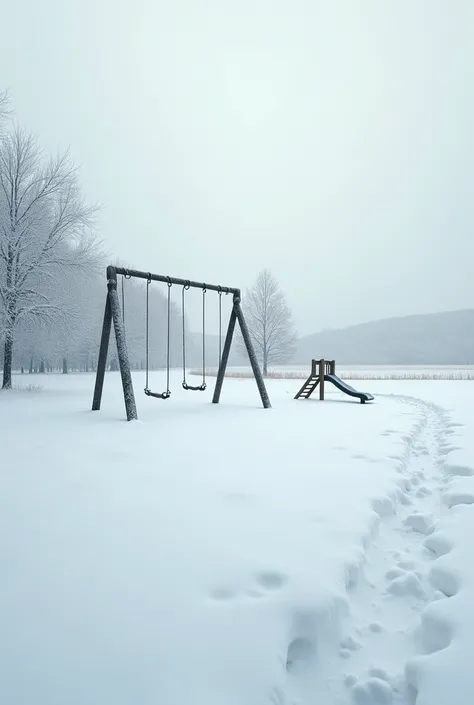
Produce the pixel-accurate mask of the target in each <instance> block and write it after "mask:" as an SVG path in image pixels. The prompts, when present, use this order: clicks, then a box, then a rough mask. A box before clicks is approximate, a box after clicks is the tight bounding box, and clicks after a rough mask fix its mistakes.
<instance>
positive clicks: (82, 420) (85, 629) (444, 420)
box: [0, 374, 474, 705]
mask: <svg viewBox="0 0 474 705" xmlns="http://www.w3.org/2000/svg"><path fill="white" fill-rule="evenodd" d="M20 381H21V380H20ZM25 381H26V380H25ZM27 381H28V383H30V384H32V383H33V384H36V383H38V384H39V383H41V384H43V385H44V387H45V388H44V390H43V391H42V392H41V393H39V394H27V393H19V392H12V393H11V394H9V395H8V399H7V398H6V395H0V423H1V427H2V429H5V428H7V429H8V434H7V435H6V436H5V437H4V439H2V446H3V451H4V457H6V458H8V462H6V463H4V467H3V468H2V471H1V473H0V532H1V534H0V535H1V536H3V537H4V539H3V541H1V542H0V561H1V564H2V565H3V566H4V571H3V573H4V575H3V580H2V584H1V586H0V593H1V602H0V633H1V634H3V635H4V636H3V638H1V639H0V645H1V650H2V658H1V660H0V663H1V666H0V700H1V701H2V702H8V703H9V704H11V705H19V704H20V703H22V705H23V703H27V702H28V703H29V702H33V701H34V702H35V703H47V704H48V705H56V703H57V704H58V705H59V703H61V704H62V703H64V702H68V703H71V705H76V704H77V705H79V704H80V705H85V704H86V703H87V705H96V704H97V705H99V703H101V705H102V704H103V703H104V702H114V704H118V705H121V704H123V705H125V704H127V705H129V704H130V703H135V702H140V703H143V704H144V705H147V704H148V703H150V704H151V703H156V702H165V703H166V704H167V705H175V704H176V705H178V703H180V704H181V703H182V702H187V703H189V704H190V705H193V704H194V705H204V703H205V704H206V705H214V704H215V705H217V704H218V703H219V705H227V704H228V705H242V703H246V704H249V705H264V704H265V703H277V704H278V705H296V703H298V704H301V705H310V703H311V704H312V703H314V702H324V703H331V704H332V703H334V704H335V705H345V704H346V703H347V704H349V703H358V704H362V705H372V704H374V705H375V704H377V703H392V702H401V703H405V704H406V705H409V704H411V703H414V702H415V699H416V697H417V696H418V700H416V702H417V703H420V704H422V705H426V704H427V703H429V705H436V704H437V703H438V702H439V703H441V702H444V703H445V702H448V701H449V698H448V699H446V698H445V699H444V700H443V699H442V698H441V696H440V693H441V690H440V689H439V688H438V687H434V688H432V689H431V686H430V684H431V683H432V682H433V681H434V680H436V678H435V676H436V674H440V675H439V677H440V678H441V674H442V673H443V671H444V678H445V679H446V680H447V681H448V682H449V681H450V677H447V673H448V671H447V670H446V669H447V668H453V669H454V668H456V667H457V668H458V673H457V677H458V679H460V678H461V676H462V672H460V671H459V669H462V659H459V656H457V657H456V656H454V657H452V663H450V662H449V654H450V649H452V648H453V645H455V644H456V643H457V644H459V649H460V650H461V651H462V648H464V647H463V644H465V642H463V641H462V638H461V637H462V633H461V630H460V629H458V628H457V626H456V619H455V614H454V613H456V614H457V612H456V602H455V601H456V600H458V604H460V603H459V599H460V598H461V599H463V598H462V595H463V590H462V588H460V585H462V584H464V583H465V584H466V597H465V600H466V603H465V605H464V606H466V605H467V600H468V599H469V598H468V595H469V594H470V595H471V600H472V592H469V582H470V578H469V576H467V577H465V578H464V577H463V576H464V573H463V572H462V571H463V570H465V569H466V568H469V563H468V562H467V561H466V560H465V558H464V565H460V562H461V563H463V560H462V556H463V555H464V556H465V555H467V554H464V553H463V551H465V548H466V546H464V548H463V543H462V536H463V535H464V534H463V531H467V529H466V528H464V529H463V531H461V530H460V529H459V526H460V521H461V519H462V521H463V522H466V521H468V513H469V517H470V511H471V509H472V508H471V507H466V506H462V507H460V506H458V501H459V500H460V499H461V500H465V499H466V498H468V497H469V496H473V495H472V494H470V487H469V484H468V483H469V482H470V480H471V477H470V471H469V467H470V465H469V462H471V463H472V456H466V457H464V456H463V455H462V452H463V451H456V450H452V448H453V446H454V445H456V444H457V443H458V441H459V445H460V446H463V445H464V440H465V439H464V437H463V436H462V434H460V430H461V431H462V430H463V429H460V428H459V427H458V426H455V425H454V423H455V422H453V421H451V415H452V412H449V411H445V410H444V408H446V407H449V405H451V404H452V403H456V396H455V393H454V391H453V389H459V387H460V385H461V387H464V388H465V386H466V385H465V383H459V382H457V383H447V384H445V385H444V387H443V390H444V391H443V394H444V400H445V402H446V404H443V407H441V406H438V404H436V403H433V402H432V401H429V400H428V401H421V400H420V399H418V398H416V397H417V393H418V390H419V388H420V385H418V386H417V385H415V384H413V383H404V384H403V391H404V392H405V394H404V395H403V396H400V395H398V396H397V395H395V396H383V394H385V393H387V392H390V391H392V390H393V389H397V390H398V392H399V391H400V385H396V384H395V383H391V386H390V385H389V384H388V383H377V384H375V383H374V385H373V388H371V389H370V390H369V391H371V392H373V393H374V394H375V395H378V396H376V403H375V404H372V405H364V406H362V405H360V404H358V403H357V402H355V401H352V400H350V401H346V399H347V397H346V398H344V397H343V396H342V395H341V394H340V393H338V392H332V393H331V394H330V395H329V396H328V401H327V402H324V403H323V404H320V403H319V402H318V401H316V400H315V401H314V402H313V401H311V400H310V401H301V402H296V401H293V399H292V396H293V395H294V393H295V392H296V389H295V383H294V381H293V382H292V381H291V380H278V381H277V380H275V381H270V383H269V385H268V388H269V393H270V396H271V399H272V403H273V405H274V408H273V409H272V410H268V411H266V410H263V409H261V408H259V399H258V394H257V391H256V388H255V384H254V383H253V382H252V381H251V380H231V379H229V380H226V381H225V384H224V388H223V394H222V404H221V405H219V406H213V405H211V404H210V403H209V402H210V398H211V396H212V389H210V390H209V391H208V392H206V393H204V394H189V393H188V394H186V393H184V392H182V391H181V390H179V392H176V393H174V394H173V397H172V399H171V400H168V401H166V402H163V401H155V400H145V399H143V395H142V398H140V389H141V387H142V386H143V385H142V383H141V382H142V380H141V379H140V378H137V379H135V383H136V393H137V396H138V400H139V414H140V421H139V422H135V423H131V424H127V423H126V422H124V421H122V419H123V417H124V410H123V400H122V399H121V394H120V383H119V377H118V375H113V374H109V375H107V378H106V387H105V390H104V403H103V410H102V411H101V412H95V413H90V412H89V411H88V408H89V404H90V401H91V394H92V386H93V379H92V377H90V376H87V375H83V376H71V377H70V378H68V379H66V380H65V379H64V378H61V377H60V376H57V377H55V376H51V377H47V378H43V379H41V381H40V382H39V381H38V379H36V380H31V379H30V378H28V380H27ZM173 382H174V389H179V380H178V379H174V380H173ZM440 384H442V383H439V382H435V383H430V382H423V383H422V385H421V388H422V389H423V390H425V395H426V391H427V390H428V392H429V394H431V395H432V396H433V398H434V397H436V396H437V391H438V389H439V385H440ZM427 385H428V386H427ZM153 386H155V387H156V386H159V383H158V381H157V383H156V384H155V385H153ZM296 386H298V384H296ZM467 386H469V385H467ZM450 390H451V391H450ZM380 392H382V396H380ZM412 392H413V393H412ZM429 394H428V396H429ZM466 398H467V397H466ZM331 400H334V401H337V402H340V403H331ZM460 453H461V455H459V454H460ZM458 462H459V464H457V463H458ZM456 468H461V469H462V468H464V470H460V471H457V470H456ZM460 476H462V477H460ZM460 483H463V484H462V485H461V484H460ZM466 483H467V484H466ZM451 505H454V506H453V508H452V509H450V506H451ZM458 520H459V521H458ZM443 522H447V523H446V526H445V525H444V524H443ZM471 528H472V527H471ZM467 536H469V534H467ZM5 537H8V538H7V539H5ZM464 541H466V539H464ZM433 542H434V543H433ZM454 546H457V547H459V550H460V551H461V554H462V555H457V554H456V553H455V550H454V548H453V547H454ZM437 554H439V557H437ZM441 554H444V555H441ZM450 557H452V560H451V558H450ZM449 560H451V563H449ZM443 561H445V563H443ZM446 561H448V563H446ZM471 573H472V570H471ZM471 577H474V576H471ZM448 594H452V595H453V596H452V597H449V598H446V595H448ZM448 604H450V605H453V606H452V607H450V608H449V610H448V613H446V609H447V608H446V607H445V605H448ZM443 610H444V611H443ZM450 610H451V612H453V614H451V612H450ZM438 613H439V614H438ZM432 615H434V616H432ZM471 626H474V625H471ZM468 632H469V630H468V629H467V630H466V632H465V633H464V632H463V633H464V636H465V638H466V639H467V635H468ZM471 633H472V630H471ZM453 635H456V637H455V636H453ZM456 638H459V641H456ZM463 638H464V637H463ZM445 647H448V648H445ZM443 658H447V659H448V661H447V662H446V664H447V665H446V667H445V666H443V665H442V663H444V662H442V663H440V662H439V660H440V659H441V661H442V659H443ZM433 659H434V661H433ZM437 659H438V661H436V660H437ZM471 685H472V684H471ZM465 690H466V689H465V688H464V689H463V690H462V691H461V690H460V691H459V694H458V698H457V700H456V702H458V703H462V702H463V700H462V698H461V695H462V696H463V697H464V695H465V694H466V693H465ZM451 692H453V691H451ZM470 692H471V694H472V693H473V692H474V691H473V690H472V687H471V691H470ZM436 697H440V699H439V700H436V699H435V698H436ZM423 698H425V699H423ZM465 702H466V703H467V702H471V699H469V700H465Z"/></svg>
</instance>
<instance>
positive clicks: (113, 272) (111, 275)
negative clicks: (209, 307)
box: [107, 265, 240, 299]
mask: <svg viewBox="0 0 474 705" xmlns="http://www.w3.org/2000/svg"><path fill="white" fill-rule="evenodd" d="M117 274H121V275H122V276H124V277H136V278H137V279H146V280H147V281H154V282H163V283H164V284H176V285H177V286H185V287H187V288H191V289H202V290H207V291H218V292H221V293H223V294H233V295H234V297H236V298H238V299H240V289H235V288H233V287H230V286H218V285H216V284H207V283H204V282H195V281H191V280H190V279H178V278H177V277H164V276H162V275H161V274H153V273H152V272H140V271H139V270H138V269H124V268H123V267H114V266H113V265H109V266H108V267H107V279H109V280H110V279H116V278H117Z"/></svg>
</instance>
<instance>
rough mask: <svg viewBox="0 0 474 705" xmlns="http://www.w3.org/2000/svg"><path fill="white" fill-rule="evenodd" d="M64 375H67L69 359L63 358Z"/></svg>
mask: <svg viewBox="0 0 474 705" xmlns="http://www.w3.org/2000/svg"><path fill="white" fill-rule="evenodd" d="M63 375H67V358H65V357H63Z"/></svg>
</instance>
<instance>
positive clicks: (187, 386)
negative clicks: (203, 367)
mask: <svg viewBox="0 0 474 705" xmlns="http://www.w3.org/2000/svg"><path fill="white" fill-rule="evenodd" d="M183 389H185V390H186V391H187V392H205V391H206V389H207V385H206V384H204V383H203V384H200V385H199V387H192V386H191V385H190V384H186V382H183Z"/></svg>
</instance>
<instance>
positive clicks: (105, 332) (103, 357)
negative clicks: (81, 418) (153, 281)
mask: <svg viewBox="0 0 474 705" xmlns="http://www.w3.org/2000/svg"><path fill="white" fill-rule="evenodd" d="M111 326H112V309H111V308H110V301H109V294H108V292H107V298H106V300H105V313H104V322H103V323H102V335H101V337H100V348H99V360H98V363H97V373H96V376H95V387H94V396H93V398H92V411H100V403H101V401H102V390H103V388H104V377H105V368H106V365H107V353H108V351H109V340H110V328H111Z"/></svg>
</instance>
